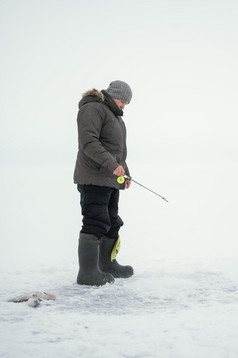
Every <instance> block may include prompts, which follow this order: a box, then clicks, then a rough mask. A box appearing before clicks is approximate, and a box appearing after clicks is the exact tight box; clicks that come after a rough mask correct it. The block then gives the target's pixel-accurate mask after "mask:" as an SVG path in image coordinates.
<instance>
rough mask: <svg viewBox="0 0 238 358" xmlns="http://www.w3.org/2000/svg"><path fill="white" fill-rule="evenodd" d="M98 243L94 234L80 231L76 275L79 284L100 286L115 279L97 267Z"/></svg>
mask: <svg viewBox="0 0 238 358" xmlns="http://www.w3.org/2000/svg"><path fill="white" fill-rule="evenodd" d="M99 245H100V242H99V240H98V238H97V237H96V236H94V235H90V234H84V233H80V238H79V246H78V257H79V273H78V277H77V283H78V284H79V285H88V286H102V285H105V284H106V283H111V282H114V281H115V280H114V278H113V276H112V275H111V274H110V273H104V272H102V271H101V270H100V269H99V267H98V260H99Z"/></svg>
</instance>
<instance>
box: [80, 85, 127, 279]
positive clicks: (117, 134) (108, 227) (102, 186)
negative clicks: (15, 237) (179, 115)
mask: <svg viewBox="0 0 238 358" xmlns="http://www.w3.org/2000/svg"><path fill="white" fill-rule="evenodd" d="M131 98H132V91H131V88H130V86H129V85H128V84H127V83H125V82H123V81H113V82H111V83H110V85H109V87H108V88H107V89H106V90H102V91H98V90H96V89H93V90H90V91H88V92H86V93H84V94H83V97H82V99H81V101H80V102H79V112H78V117H77V122H78V155H77V161H76V166H75V172H74V182H75V183H76V184H77V188H78V191H79V192H80V204H81V209H82V215H83V225H82V229H81V231H80V237H79V246H78V256H79V267H80V268H79V273H78V276H77V283H78V284H81V285H97V286H101V285H104V284H106V283H108V282H109V283H110V282H114V278H115V277H116V278H119V277H121V278H126V277H130V276H131V275H133V268H132V267H131V266H122V265H120V264H119V263H118V262H117V260H116V254H117V252H118V250H119V248H120V238H119V229H120V227H121V226H122V225H123V221H122V219H121V218H120V216H119V215H118V202H119V190H120V189H124V188H129V187H130V181H129V180H127V179H126V180H125V182H124V183H122V184H120V183H119V181H118V180H117V179H118V177H124V175H127V176H129V170H128V167H127V164H126V156H127V148H126V127H125V124H124V122H123V120H122V118H121V117H122V116H123V109H124V107H125V105H127V104H129V103H130V101H131Z"/></svg>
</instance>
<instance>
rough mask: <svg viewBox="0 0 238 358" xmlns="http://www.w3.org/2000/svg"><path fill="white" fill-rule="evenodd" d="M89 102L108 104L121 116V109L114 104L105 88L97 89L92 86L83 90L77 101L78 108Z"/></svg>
mask: <svg viewBox="0 0 238 358" xmlns="http://www.w3.org/2000/svg"><path fill="white" fill-rule="evenodd" d="M90 102H101V103H103V104H105V105H106V106H108V107H109V108H110V110H111V111H112V112H113V113H114V114H115V115H116V116H123V111H122V110H121V109H120V108H119V107H118V106H117V105H116V103H115V102H114V100H113V98H112V97H111V96H110V95H109V94H108V93H107V92H106V91H105V90H101V91H98V90H97V89H96V88H93V89H91V90H88V91H86V92H84V93H83V94H82V99H81V101H80V102H79V109H80V108H81V107H82V106H83V105H85V104H87V103H90Z"/></svg>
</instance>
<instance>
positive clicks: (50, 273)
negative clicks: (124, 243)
mask: <svg viewBox="0 0 238 358" xmlns="http://www.w3.org/2000/svg"><path fill="white" fill-rule="evenodd" d="M134 268H135V272H136V273H135V275H134V276H133V277H131V278H129V279H125V280H123V279H117V280H116V282H115V283H114V284H107V285H106V286H103V287H86V286H79V285H77V284H76V283H75V277H76V273H77V272H76V271H77V267H76V266H75V264H74V263H70V262H69V263H64V264H62V263H61V264H58V265H57V266H55V267H53V266H47V265H44V266H43V265H41V266H37V267H32V266H31V270H29V269H27V267H25V268H24V269H21V270H15V269H13V268H12V269H9V270H7V271H6V272H5V274H4V280H3V281H2V282H1V296H0V315H1V324H0V326H1V327H0V328H1V342H0V356H1V357H9V358H13V357H14V358H15V357H30V356H34V357H36V358H38V357H39V358H40V357H45V356H47V357H52V358H53V357H76V356H77V357H87V358H88V357H98V358H99V357H112V356H113V357H128V358H129V357H130V358H132V357H172V358H173V357H174V358H178V357H181V358H186V357H195V358H196V357H199V358H201V357H209V358H211V357H216V358H218V357H219V358H221V357H224V358H225V357H229V358H232V357H234V358H235V357H237V356H238V341H237V334H238V328H237V321H238V260H235V259H233V260H221V259H219V260H218V259H217V260H196V261H194V260H177V261H176V260H155V261H153V262H151V261H146V260H144V262H143V263H141V262H134ZM32 288H33V289H38V290H42V289H45V290H50V291H51V292H52V293H54V294H56V296H57V299H56V301H42V302H41V305H40V306H39V307H38V308H35V309H34V308H30V307H29V306H27V304H26V303H11V302H7V300H8V299H9V298H11V297H12V296H14V295H18V294H22V293H25V292H28V291H29V290H31V289H32Z"/></svg>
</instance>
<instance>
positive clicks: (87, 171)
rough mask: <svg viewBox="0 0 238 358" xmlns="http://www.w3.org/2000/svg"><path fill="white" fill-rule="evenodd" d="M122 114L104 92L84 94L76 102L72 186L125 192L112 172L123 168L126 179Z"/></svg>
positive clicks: (94, 91) (126, 169) (125, 151)
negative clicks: (76, 124)
mask: <svg viewBox="0 0 238 358" xmlns="http://www.w3.org/2000/svg"><path fill="white" fill-rule="evenodd" d="M122 115H123V111H122V110H121V109H120V108H119V107H118V106H117V105H116V103H115V102H114V100H113V99H112V98H111V96H110V95H109V94H108V93H107V92H106V91H104V90H102V91H101V92H99V91H97V90H96V89H93V90H91V91H88V92H86V93H85V94H84V95H83V98H82V99H81V101H80V102H79V112H78V117H77V122H78V155H77V161H76V166H75V171H74V183H76V184H81V185H100V186H108V187H112V188H116V189H124V186H125V185H124V184H121V185H120V184H118V182H117V177H116V176H115V175H113V174H112V173H113V171H114V170H115V169H116V168H117V167H118V165H122V167H123V168H124V169H125V172H126V175H129V170H128V167H127V165H126V156H127V148H126V127H125V124H124V122H123V120H122V118H121V116H122Z"/></svg>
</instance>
